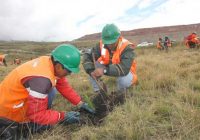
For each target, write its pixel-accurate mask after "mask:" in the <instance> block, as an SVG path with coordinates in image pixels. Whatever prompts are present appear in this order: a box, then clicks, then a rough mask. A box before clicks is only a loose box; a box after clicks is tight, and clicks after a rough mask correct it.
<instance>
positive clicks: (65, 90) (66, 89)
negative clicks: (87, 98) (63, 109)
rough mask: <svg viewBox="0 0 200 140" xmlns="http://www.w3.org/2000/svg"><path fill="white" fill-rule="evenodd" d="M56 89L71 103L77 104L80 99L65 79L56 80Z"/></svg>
mask: <svg viewBox="0 0 200 140" xmlns="http://www.w3.org/2000/svg"><path fill="white" fill-rule="evenodd" d="M56 89H57V90H58V91H59V92H60V93H61V94H62V95H63V96H64V97H65V98H66V99H67V100H68V101H70V102H71V103H72V104H73V105H78V104H79V103H80V101H81V97H80V96H79V95H78V93H77V92H76V91H75V90H74V89H73V88H72V87H71V86H70V85H69V83H68V81H67V79H66V78H65V77H64V78H61V79H58V80H57V83H56Z"/></svg>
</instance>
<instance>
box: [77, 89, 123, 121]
mask: <svg viewBox="0 0 200 140" xmlns="http://www.w3.org/2000/svg"><path fill="white" fill-rule="evenodd" d="M125 95H126V93H124V92H112V93H111V94H109V95H106V94H105V93H104V92H101V93H100V94H98V95H96V96H95V97H94V99H93V100H92V102H93V104H94V106H95V110H96V113H95V114H94V115H93V114H88V113H87V112H85V111H83V110H80V113H81V123H82V124H92V125H99V124H100V123H102V122H103V119H104V118H105V117H106V116H107V115H108V114H109V112H111V111H112V110H113V109H114V107H115V106H118V105H121V104H123V103H124V102H125Z"/></svg>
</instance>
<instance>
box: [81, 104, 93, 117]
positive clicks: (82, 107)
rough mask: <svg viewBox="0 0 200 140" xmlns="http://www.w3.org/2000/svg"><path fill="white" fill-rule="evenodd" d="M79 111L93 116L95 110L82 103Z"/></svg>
mask: <svg viewBox="0 0 200 140" xmlns="http://www.w3.org/2000/svg"><path fill="white" fill-rule="evenodd" d="M80 109H82V110H84V111H86V112H88V113H90V114H95V110H94V109H92V108H91V107H89V105H88V103H83V104H82V105H81V107H80Z"/></svg>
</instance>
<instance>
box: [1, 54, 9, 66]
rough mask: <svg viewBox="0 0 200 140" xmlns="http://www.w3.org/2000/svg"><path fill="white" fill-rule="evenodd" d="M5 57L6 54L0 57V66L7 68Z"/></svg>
mask: <svg viewBox="0 0 200 140" xmlns="http://www.w3.org/2000/svg"><path fill="white" fill-rule="evenodd" d="M6 55H7V54H2V55H0V64H1V65H4V66H7V63H6V59H5V57H6Z"/></svg>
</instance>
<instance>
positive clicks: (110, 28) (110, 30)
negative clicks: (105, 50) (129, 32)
mask: <svg viewBox="0 0 200 140" xmlns="http://www.w3.org/2000/svg"><path fill="white" fill-rule="evenodd" d="M120 35H121V32H120V30H119V29H118V27H117V26H116V25H114V24H107V25H106V26H104V28H103V30H102V34H101V36H102V41H103V44H113V43H115V42H116V41H117V39H118V38H119V37H120Z"/></svg>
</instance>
